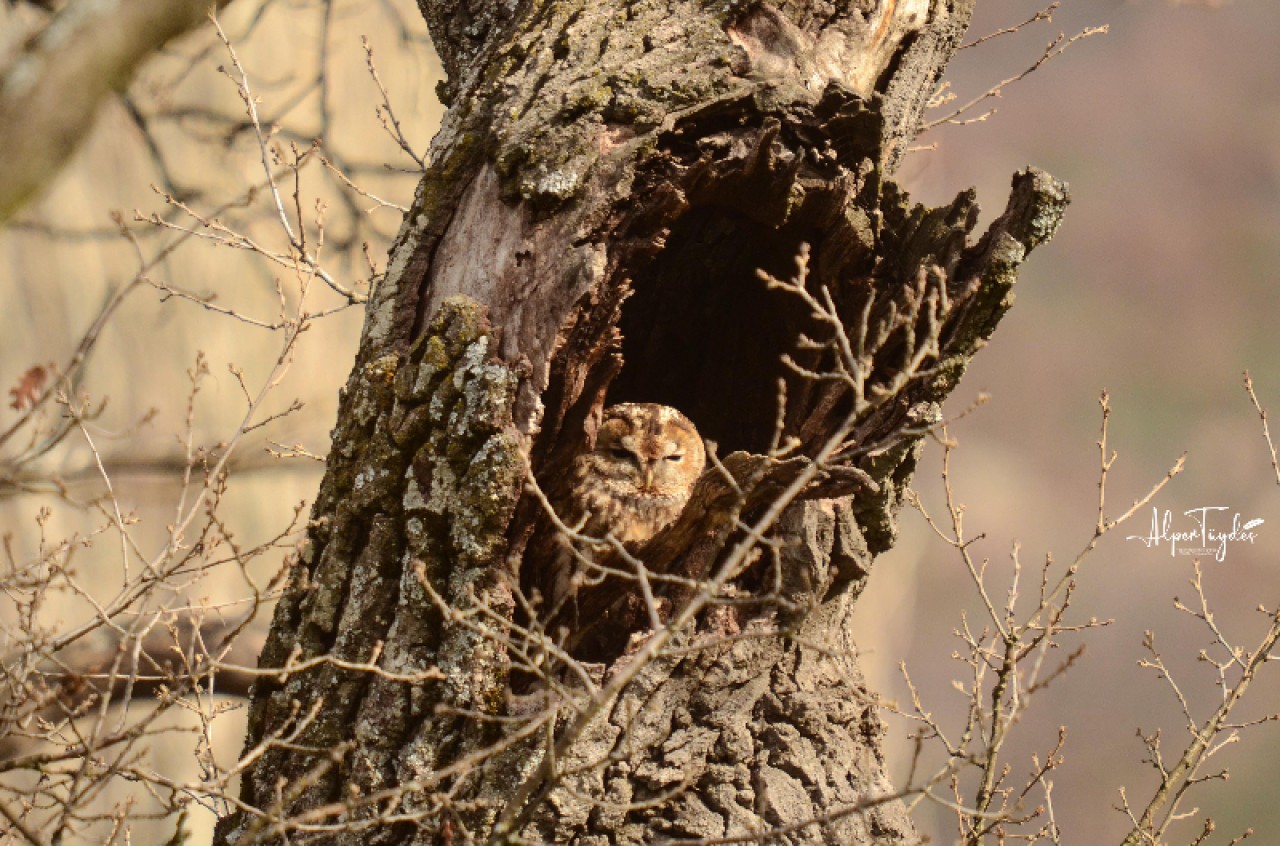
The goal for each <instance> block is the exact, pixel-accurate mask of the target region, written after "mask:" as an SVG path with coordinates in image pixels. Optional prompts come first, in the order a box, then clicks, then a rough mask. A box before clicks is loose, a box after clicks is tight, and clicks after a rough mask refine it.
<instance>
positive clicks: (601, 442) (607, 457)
mask: <svg viewBox="0 0 1280 846" xmlns="http://www.w3.org/2000/svg"><path fill="white" fill-rule="evenodd" d="M592 458H593V461H592V464H593V465H594V470H595V472H596V473H597V474H599V475H600V476H601V477H603V478H604V479H605V480H607V482H609V483H613V485H614V486H616V491H617V492H619V493H621V492H623V491H624V490H625V492H626V493H628V494H630V495H631V496H638V497H652V498H654V499H662V500H667V501H672V500H676V501H679V502H680V503H683V502H684V501H685V500H686V499H688V497H689V492H690V491H691V490H692V489H693V483H694V482H696V481H697V480H698V477H699V476H700V475H702V468H703V466H704V465H705V464H706V452H705V450H704V448H703V446H702V438H701V437H700V436H699V435H698V430H697V429H696V428H695V427H694V425H693V423H691V422H689V418H687V417H685V416H684V415H683V414H681V413H680V412H679V411H676V410H675V409H674V408H671V407H670V406H665V405H656V404H654V403H622V404H620V405H615V406H611V407H609V408H607V409H605V411H604V419H603V421H602V422H601V424H600V429H599V431H598V432H597V434H596V447H595V449H594V450H593V451H592Z"/></svg>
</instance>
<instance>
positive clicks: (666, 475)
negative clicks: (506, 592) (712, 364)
mask: <svg viewBox="0 0 1280 846" xmlns="http://www.w3.org/2000/svg"><path fill="white" fill-rule="evenodd" d="M705 464H706V452H705V450H704V448H703V445H702V438H701V437H699V435H698V430H697V429H696V428H694V425H693V423H691V422H689V418H687V417H685V416H684V415H683V414H681V413H680V412H679V411H677V410H675V409H674V408H671V407H669V406H665V405H656V404H654V403H622V404H620V405H614V406H611V407H609V408H607V409H605V411H604V417H603V419H602V420H601V423H600V428H599V430H598V432H597V434H596V444H595V448H594V449H592V450H591V451H589V452H585V453H583V454H582V455H579V456H578V457H577V458H576V459H575V460H574V463H573V470H572V479H571V486H570V489H569V494H568V502H566V503H564V504H563V505H562V507H561V508H559V509H557V510H558V511H559V513H560V515H561V518H562V519H563V520H564V522H565V523H567V524H568V525H570V526H575V527H576V526H577V525H578V524H581V525H582V528H581V529H580V531H581V532H582V533H583V534H585V535H589V536H591V537H594V538H603V537H604V536H605V535H607V534H612V535H613V537H615V538H617V539H618V540H620V541H622V542H623V543H640V542H643V541H646V540H648V539H649V538H651V537H653V536H654V535H656V534H657V533H658V532H659V531H661V530H662V529H664V528H666V526H667V525H669V524H670V523H672V522H673V521H675V519H676V518H677V517H679V516H680V512H681V510H682V509H683V508H684V506H685V503H686V502H688V501H689V494H690V492H692V490H693V485H694V483H695V482H696V481H697V480H698V476H700V475H701V474H702V468H703V466H704V465H705ZM567 543H568V542H567V541H564V542H563V543H562V548H561V550H560V553H559V554H558V555H557V556H556V562H555V572H554V579H553V587H552V591H551V593H552V596H551V597H550V599H551V600H552V604H553V605H558V604H559V603H560V602H561V601H562V600H564V599H565V598H566V597H567V596H569V595H570V594H571V593H572V592H573V591H574V590H575V583H574V576H575V574H577V573H580V572H583V571H584V567H583V565H582V564H581V562H580V561H578V559H577V556H575V555H574V554H573V549H571V548H569V546H568V545H567ZM577 549H578V551H579V552H580V553H581V554H583V555H585V556H587V557H588V558H590V557H593V555H598V554H599V552H600V550H592V549H589V548H587V546H586V545H582V544H579V545H577ZM583 574H584V575H585V576H588V577H589V576H590V574H588V573H583Z"/></svg>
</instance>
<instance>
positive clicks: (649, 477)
mask: <svg viewBox="0 0 1280 846" xmlns="http://www.w3.org/2000/svg"><path fill="white" fill-rule="evenodd" d="M644 486H645V487H646V488H652V487H653V465H652V464H649V463H647V462H646V463H645V465H644Z"/></svg>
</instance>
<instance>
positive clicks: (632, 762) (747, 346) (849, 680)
mask: <svg viewBox="0 0 1280 846" xmlns="http://www.w3.org/2000/svg"><path fill="white" fill-rule="evenodd" d="M972 5H973V0H896V2H895V0H859V2H838V3H834V4H832V3H817V2H805V0H781V2H777V3H775V4H774V5H769V4H764V3H757V2H735V0H728V2H716V3H710V2H694V0H614V2H593V3H587V2H551V0H519V2H510V3H504V4H499V3H497V2H495V0H472V2H459V1H458V0H452V1H451V2H435V3H429V2H426V0H422V6H423V12H424V14H425V15H426V17H427V20H428V22H429V23H430V25H431V28H432V32H433V36H434V38H435V41H436V45H437V49H438V51H439V53H440V55H441V58H442V61H443V64H444V67H445V70H446V71H447V73H448V75H449V80H448V82H447V83H445V84H442V86H441V89H440V91H441V96H442V98H443V99H445V100H446V102H448V103H450V104H451V108H450V110H449V112H448V114H447V116H446V118H445V121H444V125H443V126H442V128H441V130H440V132H439V134H438V135H437V136H436V138H435V140H434V142H433V144H432V149H431V156H430V162H431V167H430V170H429V171H428V173H427V174H426V175H425V176H424V178H423V181H422V183H421V185H420V187H419V190H418V194H417V197H416V200H415V203H414V206H413V208H412V210H411V211H410V212H409V214H408V215H407V217H406V219H405V223H404V226H403V228H402V230H401V233H400V236H399V239H398V241H397V243H396V245H395V246H394V248H393V250H392V255H391V262H390V266H389V269H388V273H387V276H386V278H385V279H384V280H383V282H382V283H381V285H380V286H379V287H378V289H377V291H376V293H375V294H374V296H373V297H372V298H371V301H370V304H369V312H368V317H367V320H366V323H365V329H364V335H363V338H362V342H361V347H360V352H359V356H358V359H357V361H356V365H355V369H354V370H353V372H352V374H351V377H350V380H349V381H348V383H347V387H346V389H345V391H344V394H343V398H342V403H341V410H340V412H339V419H338V424H337V427H336V429H335V431H334V440H333V448H332V451H331V454H330V457H329V460H328V467H327V473H326V476H325V479H324V482H323V484H322V486H321V490H320V493H319V495H318V498H317V501H316V505H315V509H314V515H313V519H312V522H311V525H310V528H309V544H308V546H307V550H306V552H305V554H304V555H303V556H302V559H301V560H300V561H299V562H298V563H297V565H296V566H295V568H294V570H293V574H292V579H291V583H290V585H289V587H288V590H287V592H286V595H285V596H284V598H283V599H282V600H281V602H280V604H279V606H278V609H277V612H276V616H275V620H274V622H273V625H272V630H271V634H270V637H269V639H268V642H267V645H266V647H265V649H264V651H263V653H262V657H261V665H262V666H263V667H273V668H284V669H283V671H282V673H281V674H280V675H279V676H277V677H272V678H267V679H264V680H262V681H260V682H259V683H258V686H257V688H256V690H255V691H254V695H253V701H252V706H251V712H250V722H249V732H248V741H247V747H246V748H247V749H248V750H252V751H254V754H255V755H256V756H257V757H256V759H255V760H254V763H253V764H252V765H251V766H250V767H249V768H248V769H247V771H246V772H245V775H244V780H243V785H242V799H243V803H244V807H243V808H242V809H241V810H240V811H238V812H237V813H234V814H232V815H231V816H229V817H227V818H226V819H224V820H223V821H222V824H221V825H220V827H219V834H218V840H217V842H219V843H248V842H268V841H269V842H274V841H275V840H276V839H278V835H279V834H280V833H281V832H288V833H289V834H290V837H292V838H295V839H292V840H291V841H290V842H304V841H305V842H326V843H353V844H354V843H448V844H452V843H463V842H488V843H504V842H550V843H576V844H602V846H603V844H607V843H621V844H630V843H649V842H667V841H668V840H675V841H679V840H680V839H682V838H693V839H697V838H712V837H726V836H733V835H739V836H742V837H745V838H746V839H748V840H750V839H752V837H753V835H754V837H755V839H756V840H762V839H768V840H770V841H771V842H784V843H824V844H828V843H829V844H859V843H873V842H874V843H909V842H915V839H916V838H915V835H914V832H913V830H912V826H911V823H910V821H909V820H908V819H907V817H906V815H905V813H904V811H903V808H902V806H901V804H900V803H899V802H897V801H896V800H895V799H894V797H895V792H894V788H893V787H892V786H891V785H890V784H889V782H888V780H887V779H886V777H885V774H884V771H883V757H882V754H881V750H880V738H881V736H882V733H883V729H882V726H881V723H880V720H879V718H878V716H877V714H876V711H875V709H874V708H873V707H872V706H871V705H870V704H869V699H868V696H867V694H866V691H865V687H864V683H863V680H862V676H861V674H860V671H859V668H858V663H857V659H856V649H855V644H853V643H852V642H851V639H850V636H849V634H848V627H847V622H848V617H849V614H850V612H851V611H852V608H853V605H854V603H855V601H856V600H857V597H858V594H859V592H860V590H861V588H862V586H863V584H864V583H865V579H866V576H867V573H868V572H869V570H870V567H871V564H872V561H873V560H874V558H875V557H876V556H877V555H879V554H880V553H882V552H884V551H885V550H886V549H888V548H889V547H890V546H891V545H892V543H893V540H894V535H895V526H894V518H895V513H896V511H897V509H898V506H899V505H900V502H901V498H902V495H903V489H904V486H905V484H906V482H907V480H908V479H909V477H910V475H911V473H912V470H913V468H914V466H915V461H916V457H917V454H918V448H919V445H920V441H921V436H922V434H923V432H924V431H926V430H927V428H928V426H929V425H931V424H932V423H934V422H935V421H937V420H938V419H939V411H938V403H939V402H940V401H941V399H942V398H943V397H945V396H946V395H947V394H948V393H949V392H950V391H951V389H952V388H953V387H954V385H955V383H956V381H957V380H958V378H959V377H960V375H961V374H962V373H963V371H964V369H965V367H966V366H967V363H968V361H969V359H970V357H971V356H972V355H973V354H974V352H975V351H976V350H977V348H978V347H979V346H980V345H981V341H982V339H984V338H986V337H988V336H989V335H990V333H991V332H992V331H993V329H994V327H995V325H996V323H997V321H998V320H999V318H1000V317H1001V315H1002V314H1003V313H1004V311H1005V310H1006V309H1007V308H1008V306H1009V305H1010V303H1011V301H1012V293H1011V290H1012V286H1013V283H1014V274H1015V272H1016V270H1017V268H1018V266H1019V264H1020V263H1021V262H1022V260H1023V259H1024V258H1025V256H1026V254H1027V252H1028V251H1030V250H1031V249H1032V248H1033V247H1035V246H1036V245H1038V244H1039V243H1041V242H1043V241H1044V240H1046V239H1047V238H1049V237H1050V236H1051V235H1052V233H1053V231H1054V229H1055V228H1056V226H1057V224H1058V221H1059V219H1060V217H1061V213H1062V210H1063V208H1064V207H1065V204H1066V192H1065V186H1063V185H1062V184H1061V183H1058V182H1056V181H1054V180H1052V179H1051V178H1049V177H1048V176H1046V175H1044V174H1041V173H1039V172H1035V171H1028V172H1023V173H1020V174H1018V175H1017V176H1016V177H1015V178H1014V188H1013V194H1012V197H1011V200H1010V203H1009V206H1008V209H1007V211H1006V212H1005V213H1004V215H1002V216H1001V217H1000V218H998V219H997V220H996V221H994V222H993V223H992V224H991V226H990V228H989V230H988V232H987V233H986V234H985V235H984V236H983V237H982V238H981V239H978V240H976V242H972V241H971V240H970V237H969V236H970V234H971V232H972V230H973V228H974V226H975V223H976V217H977V211H978V209H977V205H976V203H975V200H974V196H973V194H972V192H965V193H962V194H961V195H960V196H958V197H957V198H956V200H955V201H954V202H953V203H952V204H951V205H950V206H947V207H944V208H939V209H925V208H922V207H920V206H912V205H910V204H909V202H908V200H907V197H906V195H905V194H904V193H903V192H902V191H901V190H900V189H899V188H898V187H897V186H896V185H895V184H894V183H892V182H891V181H889V179H888V174H890V173H891V172H892V170H893V168H894V167H895V165H896V164H897V163H898V162H899V161H900V160H901V158H902V156H903V155H904V153H905V150H906V147H907V145H908V144H909V143H910V142H911V141H912V139H913V138H914V137H915V135H916V133H917V131H918V127H919V125H920V114H921V112H922V110H923V108H924V104H925V103H926V102H927V100H928V98H929V97H930V95H931V94H932V93H933V92H934V89H935V85H936V82H937V80H938V77H939V75H940V74H941V71H942V68H943V66H944V64H945V63H946V61H947V60H948V58H949V57H950V55H951V54H952V52H953V51H954V49H955V47H956V45H957V43H958V40H959V39H960V37H961V36H962V34H963V33H964V31H965V27H966V25H967V23H968V20H969V16H970V13H971V11H972ZM802 245H809V247H807V248H805V247H803V246H802ZM806 249H807V250H808V253H807V255H808V259H807V265H806V269H805V270H804V272H801V271H798V270H797V258H796V257H797V256H798V255H802V254H806V253H805V250H806ZM758 270H760V271H764V272H765V273H767V274H769V275H770V276H772V277H774V279H775V284H766V283H765V282H764V281H761V279H760V278H759V277H758V275H757V271H758ZM792 279H798V280H799V283H797V284H796V285H792V286H791V287H790V288H788V286H787V285H779V284H776V282H777V280H783V281H786V280H792ZM806 295H807V297H808V298H807V299H806ZM606 400H607V404H613V403H615V402H622V401H644V402H660V403H665V404H669V405H673V406H675V407H677V408H679V409H681V410H682V411H684V412H685V413H686V414H687V415H688V416H689V417H690V418H691V419H692V420H693V421H694V422H695V424H696V425H697V426H698V428H699V430H700V431H701V433H702V434H703V435H704V436H706V437H707V438H708V439H709V440H710V441H712V442H714V444H715V445H716V448H717V450H718V454H719V455H720V456H722V457H723V461H722V463H721V466H720V467H718V468H712V469H709V470H708V472H707V473H706V474H704V476H703V478H702V479H701V481H700V482H699V483H698V486H697V488H696V489H695V491H694V495H693V498H692V500H691V502H690V504H689V506H688V507H686V509H685V511H684V513H683V514H682V515H681V517H680V519H679V520H678V521H677V523H676V524H674V525H673V526H671V527H669V528H668V529H666V530H664V531H663V532H662V533H660V534H659V535H658V536H657V537H656V538H654V539H653V540H652V541H650V542H649V543H647V544H645V545H644V546H643V548H641V549H639V550H632V552H633V553H634V555H635V557H636V558H637V559H638V560H639V561H642V562H643V563H644V565H645V567H646V568H647V571H643V572H648V573H649V574H650V575H651V576H652V578H651V579H649V580H648V581H647V582H646V581H644V580H640V579H638V578H636V579H627V578H623V577H621V576H618V577H614V578H609V579H606V580H605V581H604V582H603V583H602V584H600V585H598V586H596V587H594V588H591V589H590V590H585V591H584V592H583V593H582V595H581V596H580V597H579V599H578V601H576V602H575V613H574V614H572V615H565V614H560V615H557V616H555V617H553V618H551V619H547V618H546V615H545V614H544V613H543V609H542V606H540V605H539V604H538V603H537V596H538V594H537V587H538V586H539V585H540V584H541V581H540V573H541V572H544V571H545V568H546V567H547V566H548V562H547V552H546V550H547V548H548V547H547V544H546V543H545V538H546V536H547V535H548V533H550V532H553V530H552V529H550V528H549V523H550V521H549V518H548V517H547V516H546V513H545V511H546V510H545V508H544V507H543V505H542V504H541V502H540V500H539V498H538V497H537V496H535V495H533V493H531V491H530V486H527V485H526V478H527V475H528V473H529V472H530V471H528V470H527V469H526V468H531V473H532V477H533V478H535V479H537V480H538V482H539V484H540V486H541V487H542V488H543V489H545V490H547V492H548V493H549V494H550V495H551V499H552V501H554V500H555V491H556V489H557V486H558V485H561V484H562V482H561V480H563V479H564V478H565V477H566V476H567V470H568V467H569V463H570V462H571V461H572V459H573V457H574V456H575V455H576V454H577V453H579V452H580V451H581V450H582V449H584V448H585V447H586V446H587V445H588V444H589V443H590V442H591V439H592V437H593V434H594V429H593V425H594V421H595V420H597V419H598V414H599V411H600V409H601V408H602V407H603V406H604V405H605V404H606ZM628 561H629V558H628V556H627V555H626V554H625V551H618V552H616V553H615V554H614V555H613V556H612V557H610V558H609V559H608V561H607V562H606V563H611V564H614V565H616V566H617V567H619V568H622V569H625V568H626V567H627V566H634V565H633V564H628V563H627V562H628ZM540 568H542V570H540ZM664 577H665V578H664ZM544 633H545V634H544ZM557 644H558V647H557ZM534 653H538V654H534ZM323 656H329V658H328V659H324V660H322V661H321V662H319V663H316V662H314V661H312V663H309V664H307V665H306V667H305V668H299V669H293V667H295V666H296V665H299V664H300V663H302V662H306V661H310V660H311V659H316V658H322V657H323ZM332 659H337V661H334V660H332ZM342 662H345V663H342ZM366 664H373V665H376V667H377V668H378V670H377V671H371V670H368V669H364V668H362V667H361V666H352V665H366ZM764 832H772V834H769V835H767V836H766V835H764V834H762V833H764ZM308 837H310V838H312V839H307V838H308ZM297 838H301V840H299V839H297ZM521 838H523V840H521Z"/></svg>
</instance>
